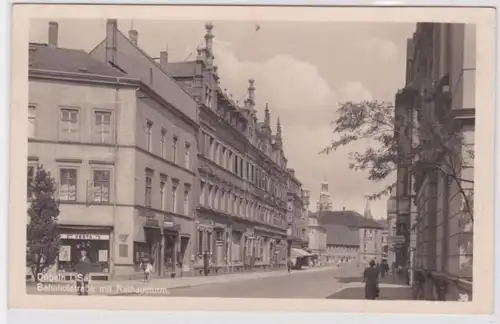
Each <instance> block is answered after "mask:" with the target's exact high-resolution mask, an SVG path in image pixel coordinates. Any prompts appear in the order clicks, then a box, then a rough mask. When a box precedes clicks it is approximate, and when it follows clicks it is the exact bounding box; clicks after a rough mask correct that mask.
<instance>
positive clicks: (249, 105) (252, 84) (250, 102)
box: [245, 79, 255, 113]
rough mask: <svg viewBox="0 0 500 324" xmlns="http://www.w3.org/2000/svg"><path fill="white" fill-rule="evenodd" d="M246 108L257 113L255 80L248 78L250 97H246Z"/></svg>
mask: <svg viewBox="0 0 500 324" xmlns="http://www.w3.org/2000/svg"><path fill="white" fill-rule="evenodd" d="M245 108H247V109H248V110H249V111H250V112H251V113H255V80H254V79H249V80H248V98H247V99H245Z"/></svg>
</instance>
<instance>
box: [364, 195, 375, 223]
mask: <svg viewBox="0 0 500 324" xmlns="http://www.w3.org/2000/svg"><path fill="white" fill-rule="evenodd" d="M364 216H365V218H368V219H373V215H372V210H371V208H370V199H366V206H365V213H364Z"/></svg>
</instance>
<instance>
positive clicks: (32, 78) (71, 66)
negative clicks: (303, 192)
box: [28, 20, 197, 278]
mask: <svg viewBox="0 0 500 324" xmlns="http://www.w3.org/2000/svg"><path fill="white" fill-rule="evenodd" d="M116 27H117V26H116V20H109V21H108V22H107V28H106V30H107V31H106V33H107V35H106V39H105V40H104V41H103V42H102V43H101V44H100V45H98V47H97V48H96V49H95V50H94V51H93V53H92V54H91V55H89V54H88V53H85V52H83V51H79V50H70V49H63V48H59V47H58V46H57V35H58V26H57V24H56V23H50V24H49V41H48V44H30V49H29V51H30V52H29V58H30V61H29V85H30V86H29V112H30V114H29V120H28V122H29V125H30V136H29V139H28V142H29V152H28V155H29V158H28V181H30V179H31V178H32V176H33V172H34V166H35V165H36V164H37V163H38V164H41V165H43V166H44V167H45V168H47V169H49V170H50V171H51V172H52V174H53V175H54V177H55V179H56V182H57V187H58V193H57V194H58V199H59V201H60V210H61V213H60V216H59V221H58V226H59V227H60V232H61V239H62V240H61V253H60V255H59V258H58V262H57V265H56V267H55V268H54V269H52V271H59V272H63V273H67V274H72V273H74V270H75V269H74V264H75V262H74V261H75V260H76V258H77V256H78V250H79V249H81V248H85V249H87V250H88V251H89V255H90V258H91V260H92V269H93V270H92V275H93V276H94V277H103V278H109V277H121V276H131V275H134V274H139V273H140V269H139V263H140V260H141V258H142V257H143V256H145V255H148V256H150V257H151V258H152V261H153V262H154V265H155V267H156V269H157V273H158V274H160V275H162V274H165V273H166V272H165V267H166V266H171V267H172V270H175V266H176V260H178V261H179V263H180V264H182V263H183V264H185V265H186V266H187V267H188V269H189V255H190V251H189V250H190V248H191V246H192V240H191V239H190V238H191V233H192V232H193V226H194V221H193V210H194V203H193V194H192V193H193V190H192V188H193V185H194V180H195V176H196V173H195V169H194V168H195V165H196V150H195V149H196V146H195V144H196V137H195V134H196V129H197V124H196V102H195V101H194V100H193V99H192V98H191V97H190V96H189V95H188V94H187V93H186V92H185V91H184V90H182V89H181V88H180V87H179V86H178V85H177V84H176V83H175V82H174V81H173V80H172V79H171V78H170V77H169V76H168V75H167V74H166V73H165V72H164V71H163V70H162V69H161V68H160V67H159V66H158V64H156V63H154V62H153V61H152V60H151V59H150V58H149V57H148V56H147V55H145V54H144V52H143V51H141V50H140V49H139V48H138V47H137V45H136V44H134V43H133V42H132V41H131V40H129V39H127V38H126V37H125V36H124V35H122V34H121V33H120V32H119V31H118V30H117V28H116ZM139 66H140V67H142V68H144V67H145V66H147V67H148V68H147V71H148V74H150V76H151V78H150V79H144V78H142V77H141V76H142V75H141V72H142V71H143V70H139V69H138V67H139ZM28 197H29V196H28Z"/></svg>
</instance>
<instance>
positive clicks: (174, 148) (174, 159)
mask: <svg viewBox="0 0 500 324" xmlns="http://www.w3.org/2000/svg"><path fill="white" fill-rule="evenodd" d="M178 141H179V140H178V138H177V137H176V136H174V137H173V139H172V162H174V163H177V142H178Z"/></svg>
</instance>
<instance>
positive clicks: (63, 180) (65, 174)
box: [59, 168, 78, 201]
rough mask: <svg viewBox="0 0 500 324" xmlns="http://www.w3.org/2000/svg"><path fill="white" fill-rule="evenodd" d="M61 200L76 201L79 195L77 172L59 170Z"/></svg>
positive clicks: (64, 169) (69, 169)
mask: <svg viewBox="0 0 500 324" xmlns="http://www.w3.org/2000/svg"><path fill="white" fill-rule="evenodd" d="M59 175H60V180H59V181H60V183H59V200H64V201H76V196H77V195H76V193H77V190H76V189H77V184H78V179H77V170H76V169H72V168H63V169H60V170H59Z"/></svg>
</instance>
